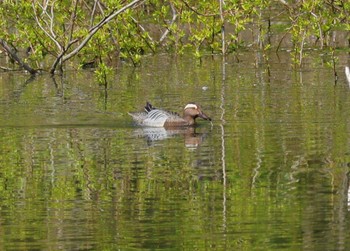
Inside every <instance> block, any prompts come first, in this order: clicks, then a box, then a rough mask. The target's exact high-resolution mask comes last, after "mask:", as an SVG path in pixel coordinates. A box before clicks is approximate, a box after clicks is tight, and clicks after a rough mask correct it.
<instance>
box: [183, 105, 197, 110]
mask: <svg viewBox="0 0 350 251" xmlns="http://www.w3.org/2000/svg"><path fill="white" fill-rule="evenodd" d="M188 108H193V109H198V107H197V106H196V105H195V104H187V105H186V106H185V110H186V109H188Z"/></svg>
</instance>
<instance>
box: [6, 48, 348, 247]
mask: <svg viewBox="0 0 350 251" xmlns="http://www.w3.org/2000/svg"><path fill="white" fill-rule="evenodd" d="M258 58H259V55H258V54H254V53H243V54H240V55H238V56H235V57H233V56H232V57H228V58H227V59H226V62H225V63H223V61H222V58H221V57H209V56H208V57H205V58H204V59H203V60H202V63H199V62H198V61H196V60H195V59H193V58H189V57H175V56H172V55H159V56H152V57H145V59H144V61H143V63H142V64H141V66H140V67H139V68H133V67H130V66H128V65H123V66H120V67H119V68H118V69H116V71H115V73H114V74H113V75H111V76H109V78H108V84H107V86H102V85H99V84H98V83H97V81H96V78H95V76H94V73H93V72H91V71H79V72H70V71H68V72H66V73H65V74H64V76H63V77H62V78H61V77H58V76H57V77H56V78H55V79H52V78H51V77H50V76H48V75H41V76H37V77H36V78H34V79H32V80H29V76H28V75H25V74H19V73H1V74H0V198H1V200H0V249H1V250H141V249H144V250H349V249H350V241H349V240H350V238H349V237H350V198H349V197H348V196H350V192H349V191H350V190H348V189H349V177H348V172H349V162H350V155H349V153H350V140H349V138H350V116H349V115H350V109H349V108H350V89H349V86H348V84H347V83H346V79H345V76H344V70H343V69H344V66H345V65H349V58H348V55H339V58H340V61H339V63H338V67H337V71H338V75H339V78H338V81H337V82H336V83H335V80H334V76H333V71H332V69H331V68H329V67H327V66H326V65H325V64H323V63H322V60H320V59H319V58H321V57H319V56H318V55H315V57H310V58H309V59H308V60H307V61H305V62H304V64H305V65H304V67H303V68H302V70H294V69H292V67H291V62H290V59H289V56H287V55H285V56H284V55H283V53H280V54H279V55H278V56H277V55H271V60H270V66H269V68H268V67H267V65H266V64H257V63H256V62H257V61H259V60H258ZM268 72H270V74H268ZM146 101H150V102H152V103H153V105H154V106H156V107H162V108H165V109H168V110H171V111H176V112H180V113H181V111H182V109H183V107H184V105H185V104H187V103H188V102H190V101H195V102H198V103H199V104H201V105H202V108H203V110H204V111H205V112H206V113H207V114H208V115H210V116H211V117H212V119H213V125H211V124H210V123H208V122H207V121H203V120H198V123H199V125H198V126H197V127H196V128H187V129H181V130H180V129H179V130H165V129H156V128H140V127H137V126H135V125H134V124H133V122H132V120H131V117H130V116H129V115H128V114H127V112H130V111H138V110H142V109H143V106H144V104H145V102H146Z"/></svg>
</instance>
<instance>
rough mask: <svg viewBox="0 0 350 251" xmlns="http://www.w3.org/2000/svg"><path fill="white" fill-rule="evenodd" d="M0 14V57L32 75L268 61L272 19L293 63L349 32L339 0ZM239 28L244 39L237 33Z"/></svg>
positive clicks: (347, 10) (103, 4) (86, 6)
mask: <svg viewBox="0 0 350 251" xmlns="http://www.w3.org/2000/svg"><path fill="white" fill-rule="evenodd" d="M271 13H280V14H279V15H275V16H274V15H272V14H271ZM0 14H1V16H2V17H3V19H2V20H1V22H0V25H1V29H0V39H1V41H4V44H5V45H9V46H8V47H5V46H3V48H4V50H6V52H7V54H8V55H9V56H10V57H11V58H12V59H13V60H14V61H16V62H17V63H18V64H19V65H20V66H22V67H23V66H24V64H28V65H27V66H28V67H30V68H32V69H34V70H33V72H37V71H38V70H45V71H50V72H51V73H54V72H55V71H57V69H60V70H63V69H64V66H66V65H67V62H68V61H70V62H72V64H71V66H73V67H74V66H75V65H79V64H80V65H84V63H85V62H94V63H95V65H94V66H98V65H99V64H100V63H103V64H104V65H103V67H105V66H108V67H112V66H113V64H114V63H115V62H118V60H119V59H120V60H124V61H129V62H131V63H132V64H133V65H134V66H137V65H138V64H139V63H140V59H141V57H142V55H144V54H149V53H155V52H159V51H164V50H165V51H172V52H174V53H177V54H183V53H188V52H189V53H193V55H194V56H196V57H197V58H201V57H202V55H203V54H204V53H207V52H210V53H224V54H225V53H232V52H234V51H237V50H240V49H242V48H249V47H251V46H252V45H253V48H255V49H257V50H261V51H262V52H263V54H264V58H265V60H266V61H268V57H267V51H268V50H270V49H271V48H273V47H275V48H276V50H279V49H280V44H278V45H276V44H271V43H270V40H269V38H270V37H271V36H272V33H271V29H273V27H274V26H278V25H279V23H278V17H280V16H283V17H285V18H286V20H287V21H286V27H287V28H286V30H285V35H284V36H282V38H280V41H281V42H282V40H286V39H287V38H289V39H290V43H289V44H291V47H292V50H291V56H292V58H293V61H294V62H295V64H296V65H299V66H301V65H302V60H303V58H304V57H305V55H306V51H307V48H310V47H315V46H316V47H318V48H320V49H324V48H332V49H331V51H334V48H335V46H336V43H335V42H336V41H335V40H336V39H337V38H336V34H335V32H336V31H339V30H340V31H349V30H350V25H349V24H350V20H349V14H350V3H349V2H348V1H345V0H336V1H326V2H325V1H321V0H317V1H315V0H305V1H298V2H296V3H289V2H287V1H285V0H279V1H278V5H276V2H275V1H270V0H247V1H238V0H226V1H223V0H206V1H194V0H171V1H164V0H161V1H159V0H149V1H137V0H135V1H132V2H130V3H128V4H126V3H125V1H122V0H104V1H101V0H96V1H83V0H74V1H67V0H62V1H38V0H33V1H21V2H18V1H10V0H8V1H3V3H2V4H1V6H0ZM276 16H277V17H276ZM247 31H250V32H251V33H252V34H253V37H252V38H249V39H247V38H246V37H247V36H244V34H247ZM248 33H249V32H248ZM11 48H12V49H11ZM17 56H18V59H17ZM73 58H74V59H76V60H72V59H73ZM115 59H117V60H115ZM332 61H333V62H335V61H336V60H332ZM24 68H25V67H24Z"/></svg>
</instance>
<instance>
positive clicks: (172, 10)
mask: <svg viewBox="0 0 350 251" xmlns="http://www.w3.org/2000/svg"><path fill="white" fill-rule="evenodd" d="M169 4H170V8H171V12H172V14H173V18H172V19H171V22H170V24H169V27H170V26H171V25H173V23H175V21H176V18H177V12H176V9H175V7H174V5H173V4H172V3H171V2H169ZM169 32H170V29H169V28H167V29H166V30H165V32H164V33H163V35H162V36H161V38H160V39H159V43H163V41H164V39H165V38H166V37H167V36H168V34H169Z"/></svg>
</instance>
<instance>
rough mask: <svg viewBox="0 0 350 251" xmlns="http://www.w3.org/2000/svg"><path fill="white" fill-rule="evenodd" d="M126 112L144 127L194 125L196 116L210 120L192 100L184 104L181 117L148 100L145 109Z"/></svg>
mask: <svg viewBox="0 0 350 251" xmlns="http://www.w3.org/2000/svg"><path fill="white" fill-rule="evenodd" d="M128 114H129V115H130V116H131V117H132V118H133V120H134V121H135V122H136V124H137V125H139V126H146V127H165V128H172V127H185V126H194V125H195V123H196V118H198V117H199V118H202V119H204V120H208V121H211V118H210V117H209V116H207V115H206V114H205V113H204V112H203V111H202V108H201V106H200V105H199V104H196V103H192V102H191V103H188V104H187V105H186V106H185V108H184V111H183V116H182V117H181V116H180V115H179V114H178V113H176V112H170V111H165V110H162V109H158V108H155V107H154V106H153V105H152V104H151V103H149V102H148V101H147V102H146V106H145V111H143V112H129V113H128Z"/></svg>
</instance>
